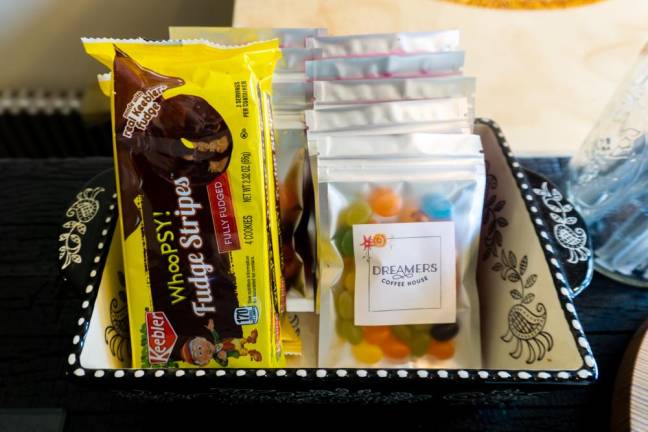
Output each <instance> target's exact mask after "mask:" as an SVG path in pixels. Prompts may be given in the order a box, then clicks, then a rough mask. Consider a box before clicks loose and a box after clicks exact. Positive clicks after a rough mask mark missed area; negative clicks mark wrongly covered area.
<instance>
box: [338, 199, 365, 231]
mask: <svg viewBox="0 0 648 432" xmlns="http://www.w3.org/2000/svg"><path fill="white" fill-rule="evenodd" d="M370 218H371V207H370V206H369V203H367V202H366V201H356V202H354V203H353V204H351V205H350V206H349V207H347V209H346V211H345V213H344V219H345V221H346V223H347V224H348V225H357V224H365V223H367V222H368V221H369V219H370Z"/></svg>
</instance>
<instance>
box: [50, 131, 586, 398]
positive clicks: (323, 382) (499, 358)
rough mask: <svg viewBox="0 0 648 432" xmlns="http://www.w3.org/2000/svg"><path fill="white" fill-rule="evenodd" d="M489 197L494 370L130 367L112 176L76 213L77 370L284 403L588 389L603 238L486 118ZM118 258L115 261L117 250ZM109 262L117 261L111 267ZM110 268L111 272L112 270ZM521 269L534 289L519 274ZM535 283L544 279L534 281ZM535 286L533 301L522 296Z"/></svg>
mask: <svg viewBox="0 0 648 432" xmlns="http://www.w3.org/2000/svg"><path fill="white" fill-rule="evenodd" d="M475 132H476V133H478V134H480V135H481V137H482V142H483V145H484V152H485V157H486V162H487V192H486V200H485V208H484V218H483V226H482V239H481V251H480V257H479V266H478V281H479V291H480V303H481V315H482V323H481V324H482V345H483V358H484V365H485V366H487V367H485V368H483V369H479V370H468V369H466V370H438V369H416V370H413V369H288V368H286V369H164V368H160V369H130V368H127V367H125V366H127V365H128V358H129V354H128V346H129V342H128V323H127V314H126V305H125V295H124V291H123V275H121V274H120V269H121V255H120V253H121V252H120V249H121V248H120V243H119V238H118V237H119V236H118V235H115V236H114V237H113V233H114V231H115V222H116V219H117V208H116V194H115V185H114V173H113V172H112V170H109V171H106V172H104V173H101V174H100V175H98V176H97V177H95V178H94V179H92V180H91V181H90V182H89V183H88V184H87V185H86V186H85V188H84V189H83V190H82V191H80V192H79V194H78V195H77V197H76V199H75V200H74V201H73V203H72V204H71V206H70V208H69V209H68V211H67V212H66V220H65V221H64V223H63V224H62V227H63V230H62V233H61V237H60V238H59V241H60V249H59V252H60V267H61V273H62V276H63V278H64V279H65V281H66V284H67V285H68V286H69V289H73V290H79V291H81V292H83V293H84V299H83V301H82V304H81V305H80V311H79V319H78V321H77V324H78V329H77V332H76V333H77V334H76V336H74V339H73V341H72V347H71V351H70V354H69V356H68V374H69V376H70V377H71V378H72V379H73V380H75V381H78V382H80V383H84V384H92V385H102V386H105V387H106V388H107V389H112V390H117V391H120V392H121V393H122V394H123V395H124V396H127V397H136V398H141V397H151V398H156V399H165V398H168V399H174V398H189V399H193V398H198V397H201V398H202V397H206V398H221V397H222V398H226V399H227V400H229V401H230V402H231V401H232V400H236V399H237V398H238V399H242V400H254V401H263V400H272V401H274V402H277V401H302V402H304V401H323V400H325V401H330V402H334V401H338V402H339V401H362V402H372V401H383V402H384V401H392V402H393V401H417V400H437V399H439V400H444V401H450V402H455V403H471V402H474V401H476V400H479V401H480V402H481V403H486V402H488V401H493V402H503V401H506V400H510V399H520V398H521V397H525V396H528V395H529V394H535V393H542V392H544V391H546V389H547V388H557V387H562V386H573V385H579V384H588V383H591V382H593V381H594V380H596V378H597V375H598V372H597V367H596V362H595V360H594V357H593V356H592V353H591V350H590V347H589V344H588V342H587V339H586V337H585V334H584V332H583V329H582V327H581V324H580V321H579V320H578V316H577V313H576V310H575V308H574V304H573V303H572V299H573V297H575V296H576V295H578V293H580V292H581V291H582V290H583V289H584V288H585V287H586V286H587V285H588V284H589V282H590V280H591V278H592V268H593V264H592V253H591V242H590V238H589V236H588V234H587V230H586V227H585V224H584V222H583V221H582V219H581V217H580V216H579V215H578V214H577V213H576V211H575V210H574V208H573V206H572V205H571V204H569V203H568V202H567V201H566V200H565V199H564V198H563V196H562V194H561V193H560V191H559V190H558V189H557V188H556V187H555V186H554V185H553V184H552V183H551V182H550V181H549V180H547V179H545V178H544V177H542V176H541V175H539V174H536V173H534V172H531V171H528V170H525V169H523V168H522V167H521V166H520V163H519V162H518V161H517V160H516V159H515V157H514V156H513V155H512V153H511V150H510V148H509V146H508V144H507V142H506V139H505V138H504V135H503V134H502V132H501V130H500V129H499V127H498V126H497V125H496V124H495V123H494V122H493V121H491V120H486V119H479V120H477V122H476V126H475ZM111 250H112V251H113V253H112V254H110V253H109V252H110V251H111ZM107 263H108V264H107ZM104 268H105V269H106V271H104ZM507 269H508V270H507ZM511 272H516V273H518V274H519V275H520V276H522V278H521V279H522V281H517V280H516V279H517V278H515V277H514V278H512V280H513V281H512V280H511V278H509V277H508V275H509V273H511ZM533 275H535V276H533ZM520 283H524V284H527V285H528V287H527V288H525V290H526V293H527V294H528V293H532V294H533V296H529V295H527V294H525V296H524V298H517V297H514V294H513V290H514V288H516V286H517V285H519V284H520Z"/></svg>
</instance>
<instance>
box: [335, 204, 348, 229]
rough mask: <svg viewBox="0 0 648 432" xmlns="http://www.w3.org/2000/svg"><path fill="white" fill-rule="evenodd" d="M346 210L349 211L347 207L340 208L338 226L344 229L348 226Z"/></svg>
mask: <svg viewBox="0 0 648 432" xmlns="http://www.w3.org/2000/svg"><path fill="white" fill-rule="evenodd" d="M346 212H347V209H342V210H340V214H339V215H338V223H337V226H338V228H340V229H344V228H345V227H348V225H347V222H346Z"/></svg>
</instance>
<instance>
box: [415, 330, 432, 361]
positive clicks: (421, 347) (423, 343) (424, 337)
mask: <svg viewBox="0 0 648 432" xmlns="http://www.w3.org/2000/svg"><path fill="white" fill-rule="evenodd" d="M428 345H430V336H429V335H428V334H427V333H420V332H419V333H416V334H414V335H413V337H412V340H411V343H410V348H411V349H412V355H413V356H414V357H421V356H422V355H424V354H425V353H426V352H427V348H428Z"/></svg>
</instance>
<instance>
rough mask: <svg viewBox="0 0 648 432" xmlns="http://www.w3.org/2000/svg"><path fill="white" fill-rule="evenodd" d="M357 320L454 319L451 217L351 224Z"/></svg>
mask: <svg viewBox="0 0 648 432" xmlns="http://www.w3.org/2000/svg"><path fill="white" fill-rule="evenodd" d="M353 251H354V256H355V264H356V273H355V324H356V325H395V324H429V323H450V322H455V321H456V316H457V311H456V295H457V278H456V274H455V264H456V255H455V235H454V223H453V222H417V223H391V224H367V225H354V226H353Z"/></svg>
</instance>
